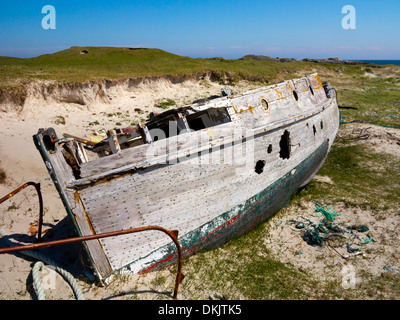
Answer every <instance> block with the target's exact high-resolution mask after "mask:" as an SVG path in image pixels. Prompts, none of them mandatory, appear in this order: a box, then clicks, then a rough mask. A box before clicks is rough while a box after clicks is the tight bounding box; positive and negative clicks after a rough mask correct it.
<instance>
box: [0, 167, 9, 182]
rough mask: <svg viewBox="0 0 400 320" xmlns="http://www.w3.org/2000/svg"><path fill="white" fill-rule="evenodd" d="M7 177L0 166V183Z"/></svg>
mask: <svg viewBox="0 0 400 320" xmlns="http://www.w3.org/2000/svg"><path fill="white" fill-rule="evenodd" d="M6 179H7V175H6V172H5V171H4V169H2V168H0V183H4V182H5V181H6Z"/></svg>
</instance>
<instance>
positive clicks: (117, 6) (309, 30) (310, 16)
mask: <svg viewBox="0 0 400 320" xmlns="http://www.w3.org/2000/svg"><path fill="white" fill-rule="evenodd" d="M45 5H52V6H53V7H54V8H55V10H56V29H48V30H45V29H43V28H42V19H43V18H44V17H45V16H46V14H42V7H43V6H45ZM345 5H352V6H354V8H355V9H356V29H348V30H345V29H343V28H342V19H343V17H345V15H346V14H342V7H343V6H345ZM71 46H116V47H148V48H159V49H163V50H165V51H168V52H172V53H176V54H179V55H184V56H189V57H195V58H196V57H215V56H223V57H225V58H239V57H242V56H243V55H245V54H262V55H269V56H273V57H278V56H279V57H293V58H299V59H302V58H305V57H309V58H326V57H339V58H341V59H399V60H400V1H399V0H380V1H377V0H346V1H342V0H331V1H328V0H318V1H316V0H286V1H274V0H263V1H257V0H242V1H239V0H230V1H221V0H211V1H209V0H205V1H201V0H197V1H190V0H186V1H184V0H165V1H149V0H147V1H144V0H143V1H119V0H116V1H112V0H107V1H105V0H97V1H93V0H91V1H89V0H82V1H74V0H70V1H64V0H43V1H38V0H29V1H25V0H14V1H5V0H1V4H0V55H3V56H15V57H24V58H25V57H33V56H37V55H40V54H45V53H52V52H56V51H60V50H63V49H67V48H69V47H71Z"/></svg>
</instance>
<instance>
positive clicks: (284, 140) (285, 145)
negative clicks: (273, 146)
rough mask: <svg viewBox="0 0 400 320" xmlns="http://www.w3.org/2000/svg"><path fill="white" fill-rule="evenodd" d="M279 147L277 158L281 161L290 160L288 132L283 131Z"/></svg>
mask: <svg viewBox="0 0 400 320" xmlns="http://www.w3.org/2000/svg"><path fill="white" fill-rule="evenodd" d="M279 147H280V151H279V156H280V157H281V158H282V159H289V158H290V149H291V146H290V132H289V131H287V130H285V132H284V133H283V135H282V137H281V141H279Z"/></svg>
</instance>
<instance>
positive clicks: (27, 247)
mask: <svg viewBox="0 0 400 320" xmlns="http://www.w3.org/2000/svg"><path fill="white" fill-rule="evenodd" d="M30 185H32V186H34V187H35V188H36V190H37V192H38V196H39V203H40V213H39V215H40V218H39V227H38V229H39V236H38V237H39V239H40V235H41V229H42V223H43V200H42V195H41V192H40V184H38V183H34V182H28V183H25V184H24V185H22V186H21V187H19V188H17V189H16V190H14V191H13V192H11V193H9V194H8V195H6V196H5V197H3V198H1V199H0V204H1V203H3V202H4V201H5V200H7V199H10V198H11V197H13V196H14V195H15V194H16V193H18V192H20V191H22V190H23V189H25V188H26V187H28V186H30ZM149 230H158V231H162V232H164V233H166V234H167V235H168V236H169V237H170V238H171V239H172V240H173V242H174V243H175V245H176V247H177V251H178V271H177V275H176V280H175V289H174V294H173V299H177V296H178V288H179V284H180V283H181V281H182V280H183V278H184V275H183V273H182V248H181V246H180V244H179V241H178V230H168V229H165V228H163V227H159V226H145V227H138V228H131V229H126V230H120V231H112V232H106V233H99V234H94V235H89V236H80V237H76V238H68V239H61V240H54V241H49V242H41V243H34V244H28V245H21V246H13V247H9V248H0V254H3V253H14V252H19V251H25V250H37V249H42V248H48V247H53V246H57V245H62V244H70V243H76V242H82V241H90V240H97V239H101V238H107V237H115V236H119V235H126V234H130V233H136V232H142V231H149Z"/></svg>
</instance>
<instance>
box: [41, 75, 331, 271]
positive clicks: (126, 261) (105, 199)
mask: <svg viewBox="0 0 400 320" xmlns="http://www.w3.org/2000/svg"><path fill="white" fill-rule="evenodd" d="M338 125H339V111H338V107H337V101H336V93H335V90H334V89H333V88H332V87H331V86H330V85H329V84H325V85H323V84H322V83H321V81H320V79H319V76H318V75H317V74H312V75H309V76H305V77H303V78H300V79H294V80H288V81H283V82H281V83H278V84H275V85H272V86H268V87H264V88H260V89H256V90H252V91H249V92H246V93H244V94H240V95H227V96H223V97H220V98H215V99H212V100H209V101H201V102H198V103H194V104H192V105H190V106H185V107H181V108H179V109H173V110H168V111H165V112H164V113H161V114H158V115H152V116H151V117H150V119H149V120H147V121H146V123H145V124H139V125H138V126H137V127H136V128H134V129H132V130H130V131H127V132H125V133H124V132H122V133H120V134H117V135H114V136H112V137H113V139H116V140H115V141H116V142H118V144H115V146H117V147H118V148H117V149H115V150H114V152H113V146H112V145H111V147H108V148H107V145H108V143H104V142H101V143H99V144H97V145H94V146H90V145H85V148H86V149H87V150H86V151H87V152H92V153H94V155H95V156H97V158H96V157H94V158H95V159H93V160H90V161H82V159H81V160H79V159H80V158H78V160H77V164H76V165H75V167H73V166H72V165H71V164H70V163H68V159H71V156H68V153H66V152H68V148H65V147H64V146H65V145H66V144H67V141H65V140H62V139H60V140H57V139H56V140H54V137H53V139H47V138H46V137H47V134H46V131H45V130H40V131H39V133H38V134H37V135H35V136H34V137H35V141H37V146H38V148H39V150H40V152H41V153H42V156H43V159H44V160H45V163H46V166H47V167H48V168H49V171H50V174H51V176H52V178H53V181H54V182H55V183H56V185H57V186H58V191H59V192H60V195H61V196H62V198H63V201H64V205H65V206H66V208H67V211H68V212H69V214H70V216H71V218H72V219H73V221H74V224H75V226H76V228H77V230H79V233H80V234H82V235H90V234H100V233H105V232H113V231H117V230H125V229H129V228H135V227H140V226H148V225H159V226H162V227H164V228H167V229H171V230H179V235H180V236H179V238H178V240H179V242H180V244H181V246H182V252H183V254H184V255H186V256H187V255H190V254H192V253H193V252H196V251H198V250H200V249H202V248H207V247H213V246H217V245H221V244H222V243H224V242H226V241H228V240H229V239H230V238H231V237H232V236H235V235H239V234H242V233H244V232H246V231H247V230H249V229H250V228H252V227H253V226H254V225H257V224H258V223H260V222H261V221H263V220H265V219H266V218H268V217H269V216H271V215H272V214H274V212H276V211H277V210H278V209H279V208H280V207H281V206H282V205H284V204H285V203H287V201H289V199H290V197H291V195H292V194H293V193H294V192H295V191H296V190H297V189H298V188H299V187H301V186H304V185H305V184H307V183H308V182H309V181H310V180H311V179H312V177H313V176H314V175H315V174H316V173H317V172H318V170H319V169H320V168H321V166H322V165H323V163H324V161H325V158H326V156H327V153H328V152H329V149H330V147H331V145H332V143H333V140H334V139H335V136H336V133H337V130H338ZM50 132H52V131H51V130H50ZM75 141H76V143H77V144H78V145H79V144H80V143H82V142H80V141H79V140H75ZM132 141H133V142H132ZM60 150H63V152H60ZM92 158H93V157H90V159H92ZM69 161H70V160H69ZM87 253H88V255H89V257H90V258H91V260H92V262H93V265H94V267H95V269H96V270H97V274H98V277H99V278H101V279H107V277H108V276H109V275H110V274H111V273H113V272H115V271H117V270H125V271H126V272H146V271H150V270H153V269H156V268H160V267H163V266H165V265H168V264H169V263H172V262H174V261H176V253H174V249H173V244H172V243H171V242H170V241H168V239H166V238H165V237H162V236H161V235H160V234H159V233H156V232H152V231H149V232H148V233H145V234H127V235H124V236H121V237H118V238H104V239H99V240H98V242H96V243H94V244H92V245H90V246H89V244H87Z"/></svg>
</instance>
